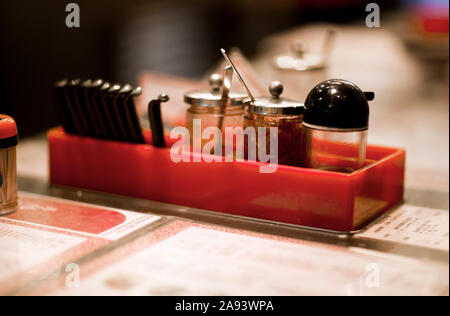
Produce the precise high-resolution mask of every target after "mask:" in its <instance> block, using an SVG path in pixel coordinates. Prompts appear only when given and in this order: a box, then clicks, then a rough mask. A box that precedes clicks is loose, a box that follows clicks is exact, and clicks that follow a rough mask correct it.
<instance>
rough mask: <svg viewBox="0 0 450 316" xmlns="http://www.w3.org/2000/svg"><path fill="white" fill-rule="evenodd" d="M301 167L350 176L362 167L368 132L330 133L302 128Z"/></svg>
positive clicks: (328, 131)
mask: <svg viewBox="0 0 450 316" xmlns="http://www.w3.org/2000/svg"><path fill="white" fill-rule="evenodd" d="M303 142H304V150H303V151H302V152H303V159H302V160H303V165H304V166H305V167H307V168H315V169H322V170H329V171H337V172H346V173H350V172H353V171H355V170H357V169H359V168H361V167H363V166H364V163H365V158H366V144H367V130H364V131H330V130H320V129H315V128H310V127H309V126H303Z"/></svg>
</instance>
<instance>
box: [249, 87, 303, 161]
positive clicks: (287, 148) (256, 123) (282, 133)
mask: <svg viewBox="0 0 450 316" xmlns="http://www.w3.org/2000/svg"><path fill="white" fill-rule="evenodd" d="M269 92H270V94H271V96H270V97H260V98H255V100H254V101H252V100H249V99H247V100H246V105H248V112H247V115H246V116H245V118H244V126H245V128H248V127H253V128H254V130H255V136H256V138H255V139H251V138H250V139H248V141H245V149H244V151H245V157H246V158H248V159H249V148H248V146H254V145H256V146H255V147H256V159H257V160H259V158H258V151H259V150H258V148H259V147H260V146H265V150H266V151H265V153H269V152H270V141H271V139H270V127H277V128H278V133H277V135H276V136H277V137H278V164H283V165H291V166H300V165H301V150H302V146H301V143H302V117H303V110H304V107H303V104H302V103H301V102H299V101H295V100H289V99H285V98H281V97H280V95H281V93H282V92H283V85H282V84H281V83H280V82H279V81H273V82H272V83H271V84H270V87H269ZM259 128H265V132H266V137H265V142H266V143H265V144H260V141H261V140H260V139H259V137H258V129H259ZM262 148H264V147H262Z"/></svg>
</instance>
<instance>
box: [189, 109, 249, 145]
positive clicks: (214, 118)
mask: <svg viewBox="0 0 450 316" xmlns="http://www.w3.org/2000/svg"><path fill="white" fill-rule="evenodd" d="M195 119H199V120H201V121H200V122H201V130H200V131H201V133H200V134H199V135H197V134H196V137H200V138H201V144H202V148H203V145H204V144H206V143H207V142H209V141H210V139H203V138H202V135H203V131H204V130H205V129H206V128H208V127H217V128H220V130H221V133H222V147H224V146H225V133H224V131H225V127H243V126H244V108H243V106H242V105H238V106H227V107H223V106H196V105H191V106H190V107H189V109H188V110H187V114H186V128H187V129H188V130H189V133H190V135H191V144H193V143H194V141H198V140H197V139H194V120H195ZM224 152H225V151H222V153H224Z"/></svg>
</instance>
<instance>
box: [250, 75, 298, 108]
mask: <svg viewBox="0 0 450 316" xmlns="http://www.w3.org/2000/svg"><path fill="white" fill-rule="evenodd" d="M269 92H270V95H271V96H270V97H259V98H255V100H254V101H253V102H252V100H251V99H246V100H245V104H246V105H248V106H249V112H250V113H255V114H262V115H300V114H303V110H304V107H303V103H301V102H300V101H296V100H291V99H286V98H282V97H280V95H281V93H282V92H283V85H282V84H281V82H279V81H272V83H271V84H270V86H269Z"/></svg>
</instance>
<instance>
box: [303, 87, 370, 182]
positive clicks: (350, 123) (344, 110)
mask: <svg viewBox="0 0 450 316" xmlns="http://www.w3.org/2000/svg"><path fill="white" fill-rule="evenodd" d="M373 98H374V93H373V92H363V91H361V89H360V88H358V87H357V86H356V85H355V84H353V83H351V82H349V81H346V80H342V79H332V80H327V81H324V82H322V83H319V84H318V85H317V86H315V87H314V88H313V89H312V90H311V92H310V93H309V94H308V96H307V98H306V100H305V114H304V118H303V150H302V153H303V158H302V160H303V165H304V166H305V167H307V168H315V169H323V170H329V171H337V172H345V173H350V172H353V171H355V170H357V169H359V168H361V167H363V166H364V164H365V160H366V145H367V130H368V126H369V104H368V102H367V101H368V100H369V101H370V100H373Z"/></svg>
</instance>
